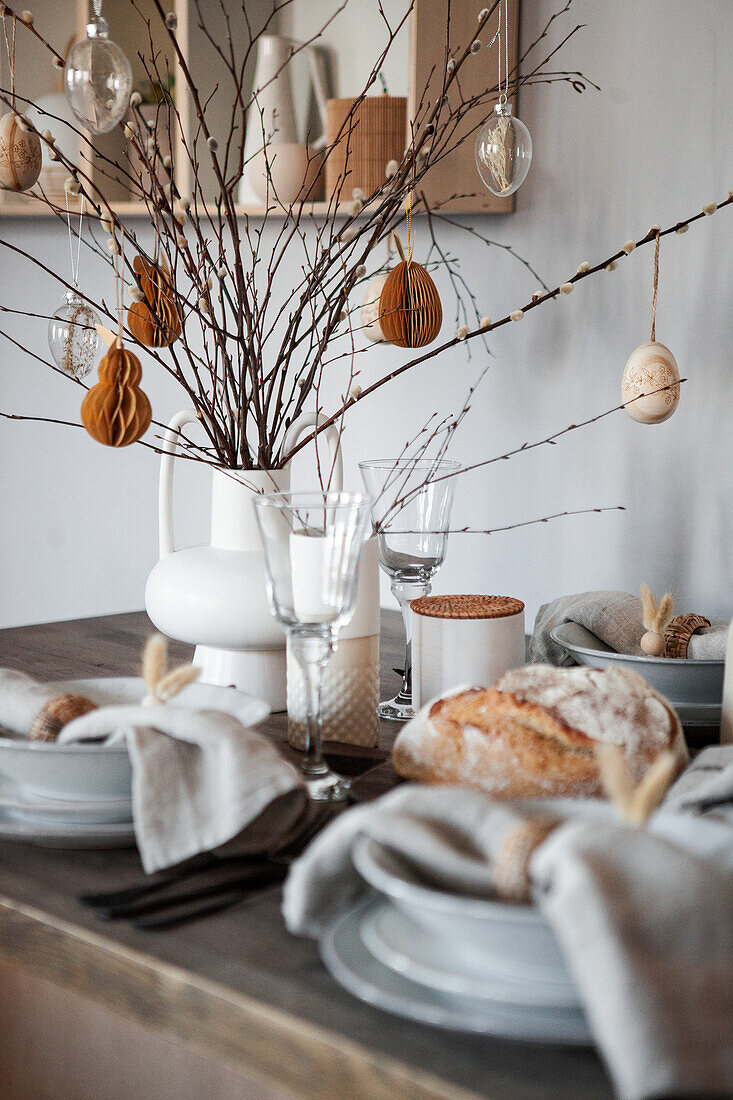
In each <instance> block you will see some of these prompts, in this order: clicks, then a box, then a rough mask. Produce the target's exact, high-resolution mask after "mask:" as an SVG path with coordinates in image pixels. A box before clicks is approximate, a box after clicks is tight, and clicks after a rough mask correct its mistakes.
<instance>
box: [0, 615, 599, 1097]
mask: <svg viewBox="0 0 733 1100" xmlns="http://www.w3.org/2000/svg"><path fill="white" fill-rule="evenodd" d="M383 622H384V629H383V639H382V641H383V644H382V672H383V681H382V688H383V693H384V694H385V695H386V694H387V693H390V694H392V693H394V691H395V690H396V689H397V686H398V680H397V677H396V675H395V674H394V672H393V671H392V666H393V665H395V664H397V665H399V664H401V639H400V629H399V617H398V616H397V614H396V613H391V612H386V613H383ZM150 629H151V627H150V623H149V622H148V620H147V618H146V616H145V615H144V614H143V613H135V614H130V615H111V616H107V617H104V618H96V619H84V620H77V621H74V622H66V623H51V624H44V625H40V626H30V627H20V628H17V629H13V630H4V631H0V666H2V667H10V668H17V669H21V670H23V671H25V672H28V673H30V674H31V675H34V676H37V677H38V678H39V679H44V680H53V679H64V678H75V677H87V676H105V675H110V676H111V675H117V676H119V675H134V674H137V673H138V671H139V663H140V653H141V648H142V642H143V640H144V638H145V636H146V635H147V634H148V633H149V631H150ZM172 655H173V656H174V657H176V658H185V657H188V656H189V655H190V650H189V648H188V647H186V646H184V645H173V646H172ZM383 727H384V728H383V731H382V732H383V737H382V742H381V747H382V749H383V750H384V751H387V750H388V748H389V745H390V743H391V740H392V739H393V737H394V733H395V727H394V726H393V725H392V724H390V723H383ZM285 728H286V727H285V718H284V716H282V715H276V716H275V717H274V718H272V719H270V720H269V721H268V723H267V726H266V729H267V731H268V732H269V733H270V734H271V735H272V736H273V737H274V738H275V739H277V740H282V739H284V736H285ZM141 873H142V872H141V867H140V862H139V859H138V856H137V854H136V853H135V852H134V851H121V852H117V851H112V852H73V851H58V850H52V849H45V848H40V847H33V846H32V845H28V844H21V843H17V842H11V841H2V842H0V958H2V959H3V960H4V961H6V962H9V963H12V964H15V965H17V966H19V967H21V968H22V969H25V970H27V971H30V972H31V973H33V974H35V975H37V976H39V977H43V978H46V979H48V980H50V981H52V982H54V983H55V984H57V985H60V986H63V987H67V988H69V989H71V990H73V991H75V992H76V993H79V994H81V995H83V996H85V997H87V998H89V999H91V1000H92V1001H95V1002H98V1003H101V1004H103V1005H105V1006H106V1007H108V1008H109V1009H111V1010H113V1011H116V1012H118V1013H121V1014H123V1015H125V1016H127V1017H130V1018H132V1019H134V1020H136V1021H138V1022H140V1023H142V1024H143V1025H144V1026H146V1027H149V1028H153V1029H158V1030H160V1031H162V1032H164V1033H168V1034H173V1035H175V1036H178V1037H179V1038H181V1039H183V1040H185V1041H188V1042H190V1043H191V1044H192V1045H195V1046H197V1047H198V1048H202V1047H203V1048H204V1049H207V1050H209V1051H210V1052H211V1053H212V1054H213V1055H215V1056H217V1057H222V1058H225V1059H227V1060H230V1061H233V1062H234V1063H236V1064H238V1065H239V1066H241V1067H243V1068H246V1069H247V1070H248V1071H249V1072H251V1073H254V1074H257V1075H260V1076H262V1077H264V1078H265V1079H267V1080H269V1081H271V1082H273V1083H274V1084H277V1085H280V1086H282V1087H284V1088H286V1089H290V1090H291V1092H292V1093H293V1094H294V1095H296V1096H304V1097H309V1098H322V1100H344V1098H346V1097H348V1098H349V1100H395V1098H398V1097H399V1098H400V1100H413V1098H415V1100H418V1098H419V1100H428V1098H432V1100H435V1098H438V1097H440V1098H443V1100H449V1098H450V1100H477V1098H479V1097H481V1098H484V1100H487V1098H490V1100H550V1098H556V1100H575V1098H578V1100H580V1098H582V1100H589V1098H590V1097H593V1100H603V1098H606V1097H609V1098H610V1097H612V1096H613V1090H612V1088H611V1085H610V1082H609V1080H608V1077H607V1076H606V1073H605V1071H604V1069H603V1067H602V1065H601V1063H600V1061H599V1059H598V1058H597V1056H596V1055H595V1054H594V1053H593V1052H592V1051H590V1050H575V1049H571V1048H567V1049H563V1048H559V1047H547V1046H539V1045H530V1044H523V1043H513V1042H506V1041H500V1040H493V1039H490V1038H485V1037H474V1036H468V1035H461V1034H454V1033H452V1032H447V1031H441V1030H438V1029H436V1028H432V1027H428V1026H424V1025H420V1024H415V1023H410V1022H409V1021H406V1020H401V1019H398V1018H397V1017H393V1016H390V1015H388V1014H386V1013H384V1012H381V1011H380V1010H378V1009H375V1008H371V1007H369V1006H368V1005H366V1004H362V1003H361V1002H360V1001H358V1000H356V999H355V998H354V997H352V996H350V995H349V994H348V993H346V992H345V991H344V990H343V989H341V987H340V986H338V985H337V984H336V982H334V981H333V979H332V978H331V977H330V975H329V974H328V972H327V971H326V970H325V968H324V966H323V965H322V963H321V962H320V959H319V956H318V950H317V946H316V944H315V943H313V942H312V941H310V940H303V939H296V938H295V937H293V936H291V935H289V933H288V932H287V931H286V929H285V926H284V924H283V920H282V917H281V915H280V895H279V891H271V892H269V893H268V894H266V895H262V896H260V897H258V898H257V899H253V900H252V901H250V902H248V903H247V904H246V905H244V906H242V907H241V908H239V909H236V910H232V911H230V912H228V913H223V914H220V915H219V916H216V917H211V918H208V919H206V920H203V921H200V922H199V923H196V924H191V925H189V926H184V927H182V928H180V929H176V930H173V931H167V932H160V933H144V932H139V931H135V930H134V929H131V928H130V927H129V926H128V925H126V924H124V923H122V922H119V923H114V924H105V923H102V922H100V921H99V920H97V919H96V918H95V917H94V916H93V914H92V913H91V912H90V911H89V910H88V909H85V908H84V907H83V906H81V905H80V904H79V903H78V901H77V898H78V896H79V895H81V894H83V893H89V892H93V891H101V890H108V889H113V888H118V887H121V886H124V885H126V884H127V883H129V882H135V881H138V880H139V879H140V877H141Z"/></svg>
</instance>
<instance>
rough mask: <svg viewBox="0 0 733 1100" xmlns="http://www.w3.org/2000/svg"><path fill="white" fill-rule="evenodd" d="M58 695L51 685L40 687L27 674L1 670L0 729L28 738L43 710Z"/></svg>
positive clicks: (40, 685) (41, 685)
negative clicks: (34, 722)
mask: <svg viewBox="0 0 733 1100" xmlns="http://www.w3.org/2000/svg"><path fill="white" fill-rule="evenodd" d="M57 695H58V691H55V690H54V689H53V688H52V687H50V686H49V685H48V684H39V683H38V681H37V680H33V679H31V677H30V676H26V674H25V673H24V672H16V671H15V670H14V669H12V668H0V727H2V728H3V729H5V730H9V731H10V732H11V733H15V734H18V735H19V736H21V737H27V736H28V730H29V729H30V726H31V722H32V721H33V719H34V718H35V717H36V715H37V714H38V712H39V710H40V709H41V707H42V706H44V705H45V704H46V703H50V702H51V700H52V699H54V698H56V696H57Z"/></svg>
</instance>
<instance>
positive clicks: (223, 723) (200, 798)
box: [0, 670, 309, 872]
mask: <svg viewBox="0 0 733 1100" xmlns="http://www.w3.org/2000/svg"><path fill="white" fill-rule="evenodd" d="M57 694H58V692H57V691H54V690H53V689H52V688H48V687H47V686H45V685H43V684H38V683H36V682H35V681H33V680H31V679H30V677H28V676H24V675H23V674H22V673H17V672H11V671H10V670H0V725H3V726H5V727H6V728H8V729H10V730H11V731H13V732H14V733H17V734H27V732H28V728H29V726H30V724H31V722H32V720H33V718H34V717H35V715H36V714H37V713H38V710H39V709H40V707H41V706H43V704H44V703H46V702H48V701H49V700H50V699H52V698H54V696H56V695H57ZM242 716H243V717H244V714H243V715H242ZM58 740H59V743H69V742H74V741H100V740H101V741H104V743H105V744H108V745H114V744H119V743H120V742H122V741H124V742H126V744H127V749H128V752H129V754H130V760H131V763H132V813H133V821H134V826H135V837H136V840H137V845H138V848H139V850H140V858H141V860H142V864H143V867H144V868H145V870H146V871H148V872H151V871H157V870H159V869H160V868H162V867H168V866H171V865H172V864H175V863H179V862H180V861H181V860H184V859H188V858H189V857H190V856H193V855H196V854H197V853H199V852H208V851H212V850H217V851H219V853H220V854H224V853H226V854H227V855H228V854H231V853H233V852H236V853H240V852H241V853H242V854H244V853H260V852H269V851H274V850H277V849H278V848H280V847H281V846H282V845H283V844H285V843H287V842H288V840H289V839H290V837H291V836H294V835H295V834H296V832H297V831H298V830H299V828H300V827H301V825H302V824H303V823H304V822H305V821H306V820H307V817H308V814H309V807H308V797H307V792H306V789H305V786H304V784H303V782H302V780H301V778H300V776H299V775H298V772H297V771H296V769H295V768H294V767H293V766H292V765H291V764H289V763H288V762H287V761H286V760H284V759H283V757H282V756H281V755H280V753H279V752H278V751H277V749H276V748H275V746H274V745H272V744H271V743H270V742H269V741H268V740H267V739H266V738H265V737H263V736H262V735H261V734H259V733H257V732H256V731H255V730H254V729H251V728H247V727H246V726H245V725H243V723H242V721H240V720H239V719H238V718H236V717H234V715H232V714H225V713H223V712H221V711H216V710H198V711H197V710H192V709H186V708H184V707H181V706H171V705H165V706H164V705H162V704H160V705H156V706H142V705H124V706H108V707H100V708H99V709H98V710H94V711H91V712H90V713H88V714H85V715H83V716H82V717H81V718H76V719H74V721H72V722H70V723H69V724H68V725H67V726H64V728H63V730H62V731H61V733H60V735H59V739H58ZM222 850H223V851H222Z"/></svg>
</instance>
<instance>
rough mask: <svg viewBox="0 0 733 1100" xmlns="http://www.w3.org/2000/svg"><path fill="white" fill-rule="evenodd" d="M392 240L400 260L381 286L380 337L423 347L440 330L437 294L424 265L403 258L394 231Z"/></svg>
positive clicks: (415, 346) (440, 310)
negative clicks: (381, 334)
mask: <svg viewBox="0 0 733 1100" xmlns="http://www.w3.org/2000/svg"><path fill="white" fill-rule="evenodd" d="M394 239H395V244H396V245H397V251H398V252H399V254H400V258H401V262H400V263H398V264H397V266H396V267H393V268H392V270H391V271H390V273H389V275H388V276H387V278H386V280H385V283H384V287H383V288H382V293H381V295H380V297H379V327H380V328H381V330H382V333H383V335H384V339H385V340H388V341H389V343H390V344H395V345H396V346H397V347H398V348H424V347H425V345H426V344H432V342H433V340H435V338H436V337H437V335H438V333H439V332H440V326H441V324H442V322H443V308H442V306H441V304H440V297H439V296H438V291H437V288H436V286H435V283H434V282H433V280H432V279H431V278H430V276H429V275H428V273H427V271H426V270H425V268H424V267H421V266H420V264H416V263H415V262H414V261H413V260H410V259H407V258H406V257H405V252H404V249H403V247H402V243H401V242H400V239H399V237H398V236H397V234H396V233H395V235H394Z"/></svg>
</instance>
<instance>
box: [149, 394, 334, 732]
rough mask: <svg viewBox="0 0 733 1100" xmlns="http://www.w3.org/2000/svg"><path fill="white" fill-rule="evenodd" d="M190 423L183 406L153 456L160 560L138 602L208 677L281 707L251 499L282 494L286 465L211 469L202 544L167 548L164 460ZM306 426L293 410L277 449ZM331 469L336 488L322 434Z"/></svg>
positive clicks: (278, 641)
mask: <svg viewBox="0 0 733 1100" xmlns="http://www.w3.org/2000/svg"><path fill="white" fill-rule="evenodd" d="M196 420H198V416H197V414H196V412H195V411H194V410H193V409H186V410H184V411H183V412H180V413H178V414H177V415H176V416H174V417H173V419H172V420H171V421H170V423H169V425H168V430H167V432H166V434H165V439H164V442H163V451H164V454H163V456H162V458H161V462H160V486H159V497H158V507H159V524H160V560H159V561H158V563H157V564H156V565H155V566H154V568H153V570H152V572H151V573H150V576H149V577H148V582H147V585H146V587H145V607H146V609H147V612H148V615H149V616H150V618H151V620H152V621H153V623H154V624H155V626H156V627H157V628H158V630H161V631H162V632H163V633H164V634H167V635H168V636H169V637H171V638H175V639H177V640H178V641H179V642H188V643H190V644H193V645H195V646H196V653H195V656H194V664H195V665H197V666H198V667H199V668H201V669H202V670H203V671H202V674H201V679H202V681H203V682H205V683H208V684H224V685H227V684H233V685H234V686H235V687H238V688H241V690H243V691H246V692H248V693H249V694H250V695H254V696H257V697H258V698H260V699H265V700H267V702H268V703H269V705H270V708H271V709H272V710H285V709H286V705H287V691H286V682H285V669H286V659H285V636H284V634H283V632H282V630H281V628H280V627H279V626H278V624H277V622H276V621H275V619H274V618H273V617H272V615H271V614H270V609H269V607H268V604H267V596H266V592H265V559H264V551H263V549H262V544H261V542H260V536H259V532H258V530H257V526H256V523H255V516H254V508H253V506H252V497H253V496H254V494H255V493H258V492H287V490H288V489H289V488H290V470H289V469H288V468H287V467H286V468H285V469H283V470H239V471H232V470H228V469H223V468H221V469H214V470H213V471H212V482H211V542H210V544H209V545H208V546H194V547H190V548H188V549H185V550H176V548H175V541H174V537H173V461H174V458H175V454H176V449H177V445H178V441H179V432H180V429H181V428H182V427H183V426H184V425H185V424H190V423H193V422H194V421H196ZM315 424H316V416H315V414H313V413H305V414H304V415H303V416H300V417H299V418H298V419H297V420H296V421H295V422H294V423H293V424H292V425H291V427H290V429H289V430H288V433H287V436H286V437H285V443H284V447H285V451H286V452H287V451H289V450H291V448H292V447H294V446H295V443H296V441H297V439H298V436H299V435H300V434H301V433H302V432H303V431H304V430H305V429H306V428H312V427H314V426H315ZM324 435H325V437H326V442H327V443H328V448H329V455H330V462H331V465H332V467H333V477H332V483H331V486H330V487H331V488H332V489H333V490H334V491H340V490H341V489H342V487H343V463H342V458H341V450H340V448H339V434H338V431H337V430H336V429H335V428H334V427H331V428H328V429H327V430H326V432H325V433H324Z"/></svg>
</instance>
